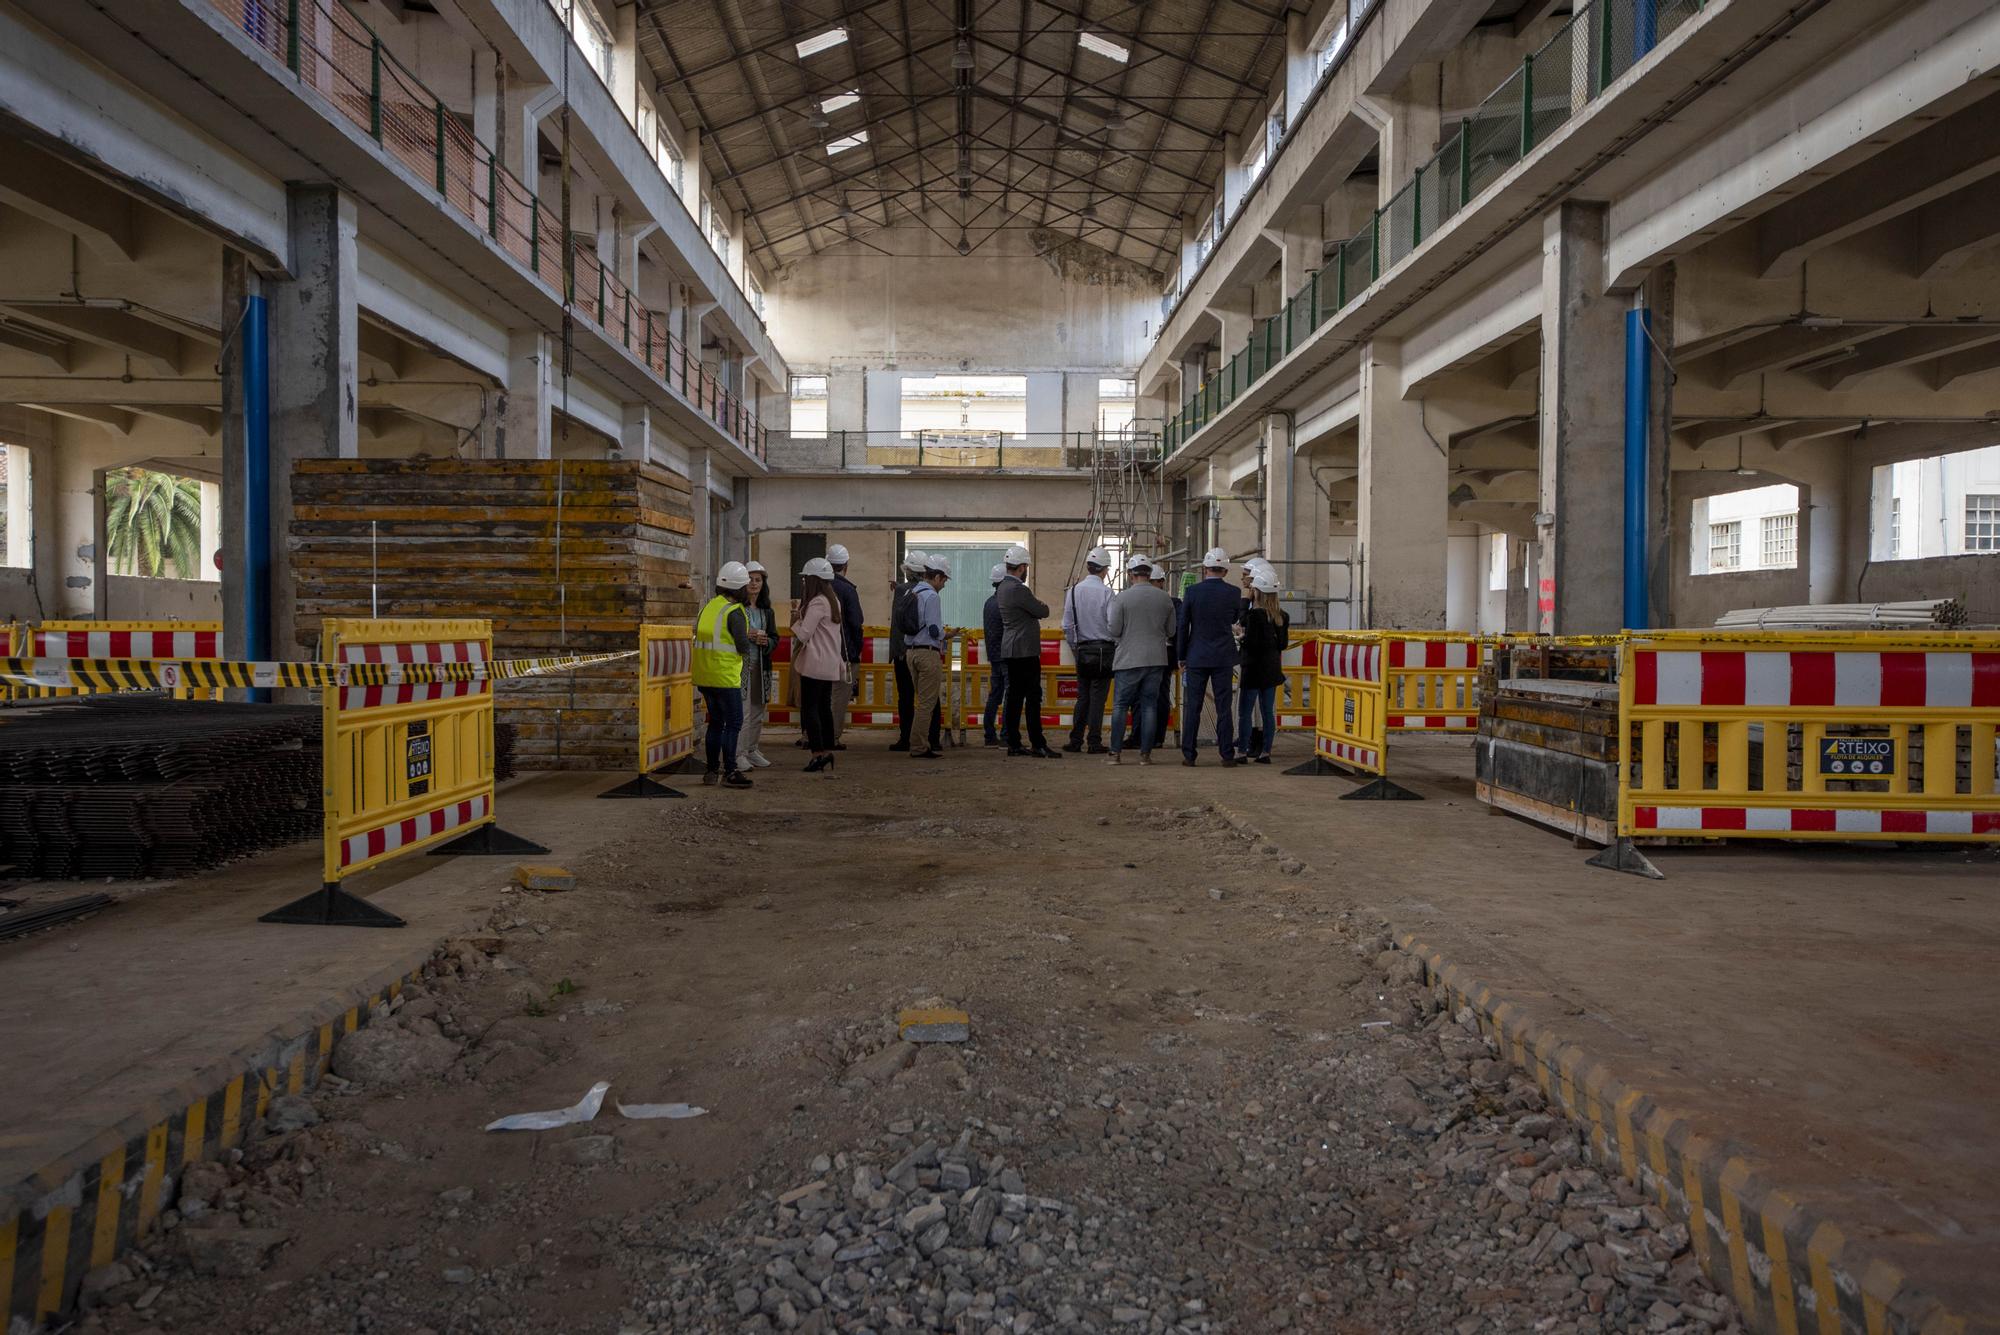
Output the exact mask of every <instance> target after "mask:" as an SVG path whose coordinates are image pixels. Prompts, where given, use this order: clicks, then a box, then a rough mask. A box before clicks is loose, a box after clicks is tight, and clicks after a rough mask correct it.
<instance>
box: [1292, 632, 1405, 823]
mask: <svg viewBox="0 0 2000 1335" xmlns="http://www.w3.org/2000/svg"><path fill="white" fill-rule="evenodd" d="M1392 633H1393V632H1384V631H1340V630H1325V631H1314V632H1310V634H1311V636H1312V640H1311V643H1312V644H1313V646H1314V648H1315V650H1316V651H1317V657H1318V661H1319V674H1318V676H1317V677H1315V678H1314V681H1313V758H1312V759H1311V760H1309V761H1307V762H1306V763H1305V764H1303V765H1297V766H1294V767H1293V768H1291V769H1289V770H1287V771H1285V772H1286V773H1287V774H1324V773H1326V772H1327V771H1328V769H1329V768H1333V769H1344V770H1349V771H1354V772H1358V773H1362V774H1372V775H1374V776H1375V777H1374V779H1372V780H1371V781H1369V782H1368V783H1365V784H1363V785H1362V786H1361V787H1359V788H1357V789H1355V790H1354V791H1353V792H1351V793H1343V794H1342V795H1341V796H1342V799H1343V800H1346V799H1350V798H1363V799H1388V800H1409V799H1414V798H1416V797H1417V796H1418V794H1416V793H1413V792H1411V791H1410V790H1409V789H1407V788H1403V787H1399V786H1398V785H1396V784H1394V783H1391V782H1390V781H1389V777H1388V771H1389V699H1388V687H1387V680H1386V677H1385V672H1386V663H1387V658H1388V653H1387V649H1386V647H1385V644H1384V640H1385V638H1386V636H1387V635H1389V634H1392Z"/></svg>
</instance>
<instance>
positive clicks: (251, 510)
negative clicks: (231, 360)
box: [237, 294, 271, 698]
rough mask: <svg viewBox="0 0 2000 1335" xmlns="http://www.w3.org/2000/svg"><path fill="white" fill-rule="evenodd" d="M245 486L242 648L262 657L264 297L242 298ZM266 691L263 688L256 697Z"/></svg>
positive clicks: (267, 579)
mask: <svg viewBox="0 0 2000 1335" xmlns="http://www.w3.org/2000/svg"><path fill="white" fill-rule="evenodd" d="M237 337H238V338H240V339H241V340H242V362H241V365H242V368H243V469H242V477H243V488H242V496H241V509H240V512H239V513H238V515H237V521H238V522H239V523H241V524H242V525H243V549H244V553H245V561H244V569H243V571H242V580H243V622H244V633H245V634H244V650H245V653H246V654H247V655H248V656H249V657H250V658H252V659H254V660H256V661H258V662H263V661H266V660H268V659H269V658H270V656H271V336H270V324H269V320H268V318H267V312H266V309H265V304H264V298H263V297H262V296H261V295H256V294H252V295H249V296H246V297H244V299H243V327H242V328H241V330H239V331H238V334H237ZM264 695H265V693H264V692H262V691H259V692H256V693H254V695H253V697H252V698H261V697H263V696H264Z"/></svg>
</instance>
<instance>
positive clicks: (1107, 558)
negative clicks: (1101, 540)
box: [1083, 547, 1111, 566]
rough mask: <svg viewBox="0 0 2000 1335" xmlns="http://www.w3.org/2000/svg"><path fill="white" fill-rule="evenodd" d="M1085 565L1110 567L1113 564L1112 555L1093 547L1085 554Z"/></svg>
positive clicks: (1100, 548)
mask: <svg viewBox="0 0 2000 1335" xmlns="http://www.w3.org/2000/svg"><path fill="white" fill-rule="evenodd" d="M1083 563H1084V564H1085V565H1087V566H1108V565H1110V564H1111V553H1110V552H1107V551H1105V550H1104V549H1103V548H1102V547H1092V548H1091V549H1090V550H1089V551H1087V552H1085V553H1084V554H1083Z"/></svg>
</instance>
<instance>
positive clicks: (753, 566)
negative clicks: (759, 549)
mask: <svg viewBox="0 0 2000 1335" xmlns="http://www.w3.org/2000/svg"><path fill="white" fill-rule="evenodd" d="M743 568H744V569H745V570H747V571H749V572H750V573H751V574H753V575H768V574H770V573H771V572H770V571H768V570H766V569H764V563H763V562H762V561H752V562H751V563H750V564H749V565H747V566H744V567H743Z"/></svg>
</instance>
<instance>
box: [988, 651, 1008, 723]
mask: <svg viewBox="0 0 2000 1335" xmlns="http://www.w3.org/2000/svg"><path fill="white" fill-rule="evenodd" d="M990 666H991V668H992V671H991V672H989V673H988V674H987V678H986V717H985V719H984V720H983V721H984V722H985V724H986V740H987V741H989V742H997V741H999V740H1000V734H999V733H998V732H996V731H995V729H996V728H997V727H998V726H999V724H1000V706H1001V705H1002V704H1003V703H1005V701H1006V699H1007V660H1006V659H1004V658H1000V659H995V660H994V661H993V662H992V663H991V664H990Z"/></svg>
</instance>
